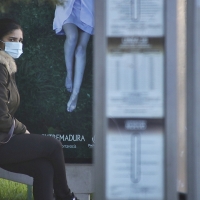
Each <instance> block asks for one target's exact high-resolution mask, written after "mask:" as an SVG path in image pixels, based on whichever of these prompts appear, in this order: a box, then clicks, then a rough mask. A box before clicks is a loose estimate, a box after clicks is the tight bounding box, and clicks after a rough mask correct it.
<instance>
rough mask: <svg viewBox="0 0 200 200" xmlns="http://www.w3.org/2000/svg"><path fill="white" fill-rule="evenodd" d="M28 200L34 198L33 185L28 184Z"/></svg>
mask: <svg viewBox="0 0 200 200" xmlns="http://www.w3.org/2000/svg"><path fill="white" fill-rule="evenodd" d="M27 200H32V186H31V185H27Z"/></svg>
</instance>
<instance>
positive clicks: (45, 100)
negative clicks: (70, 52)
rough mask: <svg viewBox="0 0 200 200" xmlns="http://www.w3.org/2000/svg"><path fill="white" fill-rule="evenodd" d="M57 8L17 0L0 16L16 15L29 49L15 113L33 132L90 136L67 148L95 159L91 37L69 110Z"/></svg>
mask: <svg viewBox="0 0 200 200" xmlns="http://www.w3.org/2000/svg"><path fill="white" fill-rule="evenodd" d="M6 1H7V0H6ZM54 9H55V7H52V6H51V5H50V4H49V3H43V4H42V5H38V1H31V2H30V3H26V2H23V3H14V4H12V6H11V7H10V12H9V13H4V14H1V15H0V17H12V18H14V19H16V20H17V21H19V22H20V24H21V25H22V27H23V30H24V46H23V50H24V53H23V54H22V56H21V57H20V58H19V59H18V60H17V61H16V62H17V65H18V72H17V74H16V80H17V85H18V88H19V92H20V96H21V105H20V108H19V110H18V112H17V115H16V117H17V118H18V119H19V120H20V121H22V122H23V123H24V124H25V125H26V126H27V128H28V130H29V131H30V132H32V133H38V134H47V133H51V134H56V133H60V134H80V135H84V136H85V138H86V139H87V140H88V142H86V143H85V144H83V145H85V146H83V145H82V146H81V144H80V145H79V147H78V148H77V150H76V151H74V150H70V149H67V150H65V151H67V154H68V156H71V157H81V158H88V157H89V158H91V156H92V152H91V149H89V148H88V147H86V146H87V144H88V143H91V135H92V57H93V56H92V38H91V40H90V42H89V44H88V48H87V61H86V68H85V74H84V80H83V83H82V87H81V91H80V94H79V99H78V104H77V108H76V110H75V111H73V112H72V113H69V112H67V111H66V107H67V101H68V100H69V97H70V93H68V92H67V91H66V89H65V77H66V67H65V61H64V50H63V45H64V41H65V36H56V35H55V33H54V31H53V30H52V24H53V18H54ZM70 151H72V152H70Z"/></svg>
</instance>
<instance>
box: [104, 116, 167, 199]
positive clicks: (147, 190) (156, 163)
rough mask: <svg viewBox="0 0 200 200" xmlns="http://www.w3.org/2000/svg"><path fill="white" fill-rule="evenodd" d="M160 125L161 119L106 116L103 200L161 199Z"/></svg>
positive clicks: (162, 178)
mask: <svg viewBox="0 0 200 200" xmlns="http://www.w3.org/2000/svg"><path fill="white" fill-rule="evenodd" d="M162 125H163V124H162V121H161V120H135V119H109V130H108V136H107V143H106V148H107V157H106V163H107V165H106V166H107V167H106V177H107V182H106V195H107V196H106V197H107V199H109V200H118V199H119V200H126V199H137V200H146V199H149V200H161V199H163V194H164V187H163V186H164V184H163V181H164V177H163V176H164V171H163V169H164V168H163V163H164V162H163V161H164V155H163V148H164V147H163V127H162Z"/></svg>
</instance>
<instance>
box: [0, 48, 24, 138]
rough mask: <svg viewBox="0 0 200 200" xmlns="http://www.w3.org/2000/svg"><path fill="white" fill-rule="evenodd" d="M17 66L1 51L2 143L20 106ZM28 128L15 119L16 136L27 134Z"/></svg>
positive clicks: (0, 125)
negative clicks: (16, 78) (16, 75)
mask: <svg viewBox="0 0 200 200" xmlns="http://www.w3.org/2000/svg"><path fill="white" fill-rule="evenodd" d="M16 71H17V66H16V64H15V61H14V59H13V58H12V57H11V56H10V55H8V54H7V53H5V52H4V51H0V142H1V141H3V140H5V139H6V138H7V137H8V132H9V130H10V128H11V126H12V124H13V118H14V114H15V112H16V110H17V108H18V106H19V104H20V97H19V92H18V89H17V86H16V82H15V72H16ZM25 131H26V126H25V125H24V124H22V123H21V122H19V121H18V120H17V119H15V129H14V134H21V133H25Z"/></svg>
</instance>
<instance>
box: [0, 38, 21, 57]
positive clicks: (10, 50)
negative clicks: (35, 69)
mask: <svg viewBox="0 0 200 200" xmlns="http://www.w3.org/2000/svg"><path fill="white" fill-rule="evenodd" d="M2 42H3V41H2ZM3 43H4V44H5V50H4V51H5V52H6V53H7V54H9V55H10V56H12V57H13V58H19V57H20V56H21V54H22V53H23V50H22V43H21V42H3Z"/></svg>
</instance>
